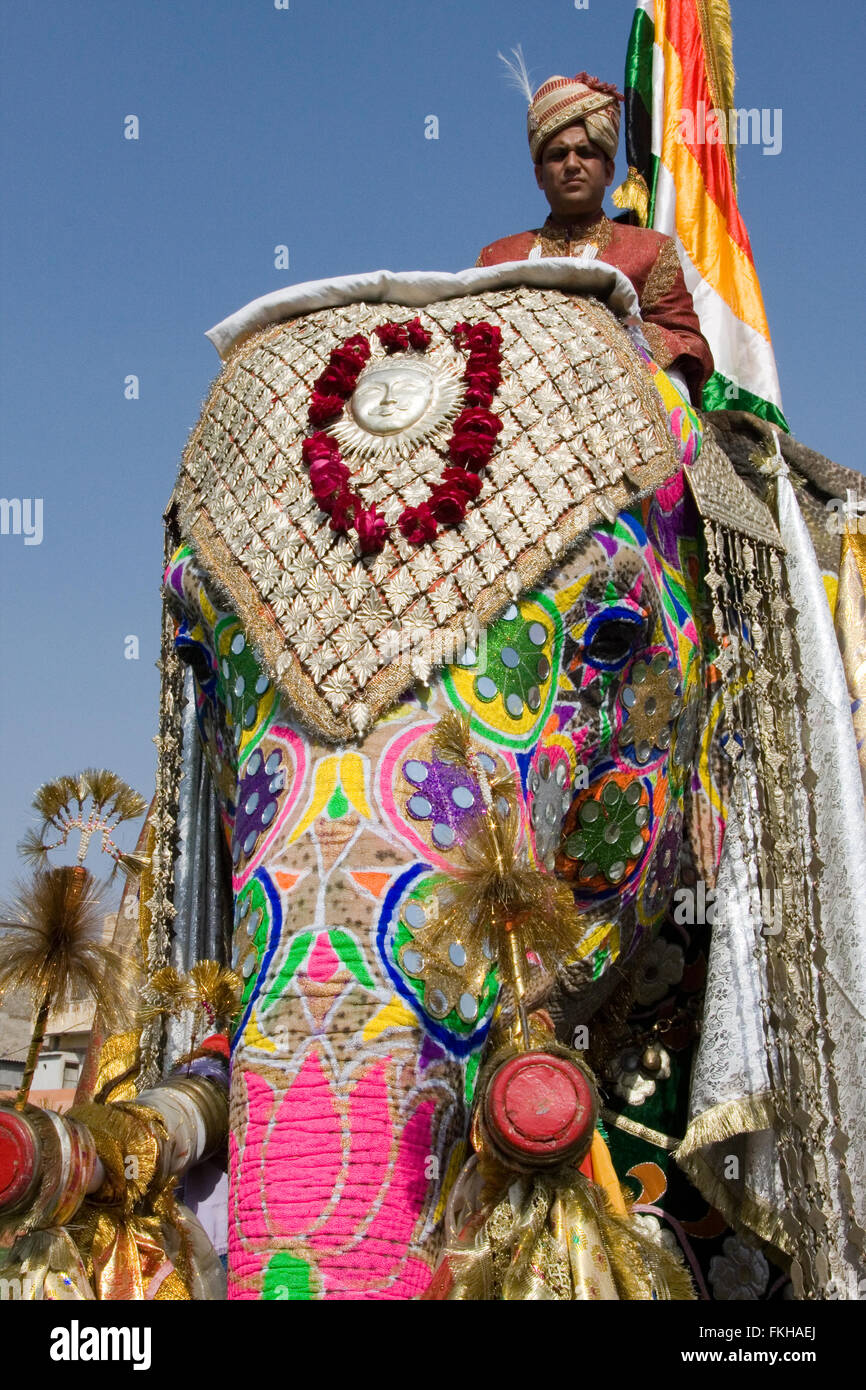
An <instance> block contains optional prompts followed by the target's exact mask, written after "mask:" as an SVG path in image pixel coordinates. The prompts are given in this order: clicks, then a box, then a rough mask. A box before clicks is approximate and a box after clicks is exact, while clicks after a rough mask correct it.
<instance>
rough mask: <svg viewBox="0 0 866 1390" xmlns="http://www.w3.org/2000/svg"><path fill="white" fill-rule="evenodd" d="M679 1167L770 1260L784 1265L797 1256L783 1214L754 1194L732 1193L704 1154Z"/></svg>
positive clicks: (741, 1233) (690, 1157) (713, 1204)
mask: <svg viewBox="0 0 866 1390" xmlns="http://www.w3.org/2000/svg"><path fill="white" fill-rule="evenodd" d="M679 1166H680V1167H681V1168H682V1170H683V1172H684V1173H685V1175H686V1177H687V1178H689V1179H690V1181H691V1182H692V1183H693V1184H694V1186H695V1187H696V1188H697V1189H698V1191H699V1192H700V1194H701V1196H702V1197H703V1198H704V1200H705V1201H707V1202H709V1204H710V1206H711V1207H715V1209H716V1211H717V1212H719V1213H720V1214H721V1215H722V1216H723V1217H724V1218H725V1220H726V1221H727V1223H728V1225H729V1226H730V1227H731V1228H732V1230H734V1231H736V1232H737V1234H738V1235H741V1236H743V1237H744V1238H745V1239H746V1240H751V1241H753V1240H754V1239H755V1238H756V1237H757V1239H758V1241H759V1242H760V1244H761V1245H763V1246H764V1247H765V1248H766V1249H767V1253H768V1254H769V1255H770V1257H771V1258H772V1259H774V1260H776V1261H777V1262H781V1263H782V1264H784V1265H786V1264H787V1260H788V1258H793V1256H794V1255H796V1253H797V1249H796V1246H795V1244H794V1242H793V1241H792V1240H791V1238H790V1236H789V1234H788V1232H787V1231H786V1230H785V1223H784V1219H783V1217H782V1215H781V1213H780V1212H776V1211H773V1209H772V1207H768V1206H767V1204H766V1202H762V1201H761V1199H760V1198H759V1197H756V1196H755V1194H754V1193H753V1192H748V1191H746V1192H732V1191H731V1190H730V1188H729V1187H728V1185H727V1183H726V1182H725V1181H724V1179H723V1178H720V1177H719V1176H718V1174H717V1173H714V1172H713V1170H712V1168H711V1167H710V1165H709V1164H708V1163H707V1161H706V1159H705V1158H702V1157H701V1155H700V1154H691V1155H690V1156H689V1157H688V1158H687V1159H686V1160H685V1162H683V1163H680V1165H679Z"/></svg>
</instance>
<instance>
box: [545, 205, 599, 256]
mask: <svg viewBox="0 0 866 1390" xmlns="http://www.w3.org/2000/svg"><path fill="white" fill-rule="evenodd" d="M611 227H612V223H611V221H610V219H609V218H608V217H606V216H605V214H604V213H603V212H600V213H597V214H595V215H593V216H590V217H588V218H580V219H579V220H577V221H575V222H570V223H568V225H563V224H562V223H559V222H554V221H553V218H552V217H548V219H547V221H546V222H545V224H544V226H543V227H542V228H541V230H540V231H539V232H538V233H537V234H536V238H535V245H536V246H537V247H538V248H539V249H540V251H541V255H542V256H577V255H580V252H581V250H582V249H583V248H584V247H586V246H588V245H589V244H590V243H592V245H593V246H594V247H595V248H596V251H597V253H598V255H599V256H600V257H601V258H602V259H603V256H604V252H605V250H606V249H607V246H608V244H609V242H610V237H611Z"/></svg>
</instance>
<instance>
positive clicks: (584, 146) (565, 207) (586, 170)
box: [535, 122, 614, 222]
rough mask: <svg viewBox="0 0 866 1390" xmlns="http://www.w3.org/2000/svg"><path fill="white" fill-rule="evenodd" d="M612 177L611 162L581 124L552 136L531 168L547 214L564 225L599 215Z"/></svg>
mask: <svg viewBox="0 0 866 1390" xmlns="http://www.w3.org/2000/svg"><path fill="white" fill-rule="evenodd" d="M613 177H614V163H613V160H612V159H610V158H609V157H608V156H607V155H606V154H605V153H604V151H603V150H602V149H600V148H599V146H598V145H596V144H594V143H593V142H592V140H590V138H589V136H588V135H587V133H586V129H585V127H584V125H583V123H582V122H579V123H578V124H576V125H570V126H566V128H565V130H560V131H558V132H557V134H556V135H552V136H551V137H550V139H549V140H548V142H547V144H546V145H545V146H544V149H543V150H542V152H541V163H540V164H536V166H535V181H536V183H537V184H538V187H539V188H540V189H541V190H542V191H543V193H544V196H545V197H546V199H547V201H548V203H549V204H550V211H551V212H552V213H553V215H554V217H558V218H560V219H562V221H565V222H568V221H571V220H572V219H574V218H578V217H586V216H587V215H588V214H589V213H593V212H600V211H601V205H602V203H603V201H604V191H605V189H606V188H610V185H611V184H612V183H613Z"/></svg>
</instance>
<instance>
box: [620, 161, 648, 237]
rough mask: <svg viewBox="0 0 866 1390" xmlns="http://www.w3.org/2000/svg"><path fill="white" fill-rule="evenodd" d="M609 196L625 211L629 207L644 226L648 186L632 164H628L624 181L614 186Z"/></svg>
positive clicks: (646, 213) (645, 222)
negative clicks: (617, 186)
mask: <svg viewBox="0 0 866 1390" xmlns="http://www.w3.org/2000/svg"><path fill="white" fill-rule="evenodd" d="M611 197H612V199H613V202H614V206H615V207H618V208H621V209H622V210H623V212H625V211H626V210H627V209H628V208H631V210H632V212H634V213H635V214H636V216H637V220H638V223H639V225H640V226H641V227H645V226H646V225H647V222H648V221H649V188H648V187H647V181H646V179H645V178H644V176H643V174H639V173H638V171H637V169H635V167H634V165H633V164H630V165H629V169H628V175H627V176H626V179H625V182H624V183H621V184H620V186H619V188H615V189H614V191H613V193H612V194H611Z"/></svg>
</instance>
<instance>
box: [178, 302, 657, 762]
mask: <svg viewBox="0 0 866 1390" xmlns="http://www.w3.org/2000/svg"><path fill="white" fill-rule="evenodd" d="M413 312H417V311H412V310H399V309H397V310H395V306H394V305H393V304H390V305H383V304H369V303H348V304H343V305H340V306H337V307H333V308H327V309H323V310H319V311H317V312H313V313H309V314H305V315H302V316H300V317H297V318H294V319H292V320H290V321H288V322H285V323H279V324H277V325H275V326H272V327H269V328H266V329H265V330H264V331H263V332H260V333H258V334H257V335H256V336H254V337H250V338H247V339H246V340H245V341H244V342H243V343H242V344H241V345H240V346H239V348H238V349H237V350H236V351H235V353H234V354H233V356H232V357H231V358H230V359H229V361H228V362H227V364H226V366H225V368H224V370H223V372H222V374H221V375H220V377H219V378H218V380H217V381H216V383H215V385H214V386H213V388H212V390H211V393H210V396H209V397H208V400H207V403H206V405H205V407H204V411H203V413H202V416H201V419H200V421H199V423H198V425H197V427H196V429H195V431H194V432H193V435H192V437H191V439H190V442H189V444H188V446H187V448H186V451H185V453H184V457H183V461H182V465H181V470H180V476H179V479H178V483H177V486H176V489H175V493H174V495H173V498H172V503H171V505H170V509H169V520H170V523H171V525H172V526H173V528H174V529H175V531H176V532H177V534H178V536H179V537H182V538H183V539H185V540H187V541H189V542H190V543H191V544H192V545H193V546H194V548H195V550H196V552H197V554H198V557H199V559H200V560H201V562H202V563H203V565H204V566H205V567H206V568H207V570H208V571H209V573H210V577H211V579H212V580H213V581H214V582H215V583H216V585H217V586H218V587H219V588H220V589H221V590H222V595H223V597H224V599H225V601H226V602H227V603H228V604H230V605H231V606H232V608H233V610H234V611H235V612H236V613H237V614H238V616H239V617H240V618H241V620H242V622H243V623H244V626H245V629H246V632H247V636H248V638H249V639H250V640H251V641H252V642H253V643H254V645H255V646H256V648H257V650H258V654H259V657H260V659H261V661H262V664H263V666H264V668H265V670H266V671H267V673H268V675H269V676H270V677H271V679H272V680H274V681H275V682H276V683H277V684H278V686H280V687H281V689H282V690H283V692H284V693H285V694H286V695H287V696H288V698H289V700H290V701H291V702H292V704H293V705H294V706H295V708H296V710H297V712H298V715H299V717H300V718H301V719H303V720H304V721H305V722H306V723H307V724H308V725H309V726H310V727H312V728H314V729H315V730H316V731H317V732H318V733H319V734H320V735H321V736H322V737H324V738H326V739H329V740H331V741H334V742H339V741H344V740H350V739H353V738H354V737H356V736H357V735H358V734H361V733H363V731H364V730H365V729H366V728H367V727H368V725H369V724H370V723H371V722H372V721H374V720H375V719H376V718H377V717H378V716H379V715H381V714H382V713H383V712H384V711H385V710H386V709H387V708H388V707H389V706H390V705H391V704H392V703H393V702H394V701H395V700H396V699H398V698H399V696H400V695H401V694H402V692H403V691H404V690H405V689H406V688H407V687H408V686H410V685H411V684H413V683H414V681H416V680H427V679H429V676H430V673H431V671H432V670H433V668H435V667H436V666H439V665H442V664H446V663H449V662H451V661H454V660H457V659H459V656H460V654H461V652H462V651H463V650H464V649H465V648H466V647H467V646H470V645H471V644H472V643H473V641H475V640H476V639H477V635H478V632H479V630H480V629H481V628H483V627H484V626H485V625H486V624H487V623H489V622H490V621H491V620H492V619H493V618H495V617H496V616H497V614H498V613H499V612H500V611H501V610H502V608H503V607H505V605H506V604H507V603H508V602H510V601H511V599H512V598H513V597H515V596H517V595H518V594H520V593H521V592H523V591H525V590H528V589H531V588H532V587H533V586H534V585H536V584H537V583H538V582H539V581H540V580H541V579H542V577H543V576H544V575H545V574H546V572H548V571H549V570H551V569H552V568H553V567H554V565H555V564H556V563H557V562H559V561H560V560H561V559H562V558H564V556H565V554H566V553H567V551H568V550H569V549H570V548H571V547H572V546H573V545H574V543H575V542H576V541H577V540H578V539H579V538H580V536H581V535H582V534H583V533H584V532H585V531H587V530H588V529H589V528H590V527H591V526H592V525H593V524H595V523H597V522H598V521H599V520H601V519H607V520H611V521H612V520H613V519H614V517H615V516H616V514H617V512H619V511H621V510H622V509H624V508H626V507H628V506H629V505H630V504H633V503H634V502H635V501H637V500H638V499H639V498H640V497H642V496H644V495H646V494H647V493H648V492H650V491H652V490H654V489H655V488H656V487H658V486H659V485H660V484H661V483H662V482H664V481H665V479H667V478H669V477H670V476H671V475H672V474H673V473H675V472H676V470H677V467H678V462H677V458H676V454H675V451H674V446H673V442H672V439H671V437H670V434H669V431H668V426H667V420H666V416H665V414H664V410H663V407H662V403H661V400H660V398H659V396H658V395H657V393H656V391H655V389H654V387H653V386H652V384H651V382H650V379H649V377H648V375H647V374H646V372H645V370H644V368H643V366H642V364H641V363H640V360H639V359H638V357H637V355H636V354H635V352H634V350H633V349H632V346H631V343H630V340H629V338H628V335H627V334H626V333H625V332H624V331H623V330H622V328H621V327H620V326H619V325H618V324H617V322H616V320H615V319H614V317H613V316H612V315H611V314H610V313H609V311H608V310H607V309H605V308H604V307H603V306H602V305H601V304H599V303H598V302H597V301H596V300H594V299H590V298H584V297H581V296H578V295H574V294H566V293H563V292H561V291H559V290H555V289H535V288H530V287H527V286H523V285H518V286H516V287H511V288H507V289H499V290H495V291H490V290H488V291H486V292H481V293H476V294H467V295H463V296H461V297H460V298H454V299H448V300H446V301H444V302H437V303H433V304H428V305H427V306H426V308H424V309H423V310H422V311H421V313H420V317H421V322H422V324H423V325H424V327H425V328H426V329H428V330H429V331H430V333H431V334H432V342H431V346H430V349H429V352H428V354H427V355H428V357H429V360H430V363H431V364H432V367H433V369H434V370H435V369H437V365H438V366H439V367H441V370H442V371H443V372H446V371H449V370H453V358H454V351H453V347H452V345H451V342H450V334H451V330H452V329H453V327H454V325H455V324H456V323H458V322H468V323H470V324H472V323H479V322H482V321H483V322H488V323H492V324H496V325H498V326H499V327H500V329H501V331H502V384H501V386H500V387H499V390H498V391H497V394H496V401H495V409H496V411H497V413H498V414H499V416H500V418H501V420H502V423H503V429H502V431H501V433H500V435H499V437H498V440H497V446H496V449H495V452H494V454H493V457H492V459H491V461H490V463H489V464H488V466H487V468H486V469H485V470H484V473H483V475H482V476H483V478H484V486H483V488H482V491H481V493H480V495H479V497H478V498H477V500H475V501H474V502H471V503H470V504H469V509H468V512H467V515H466V518H465V520H464V521H463V522H462V523H461V524H460V525H459V526H456V527H454V528H451V529H449V530H447V531H444V532H443V533H441V534H440V535H439V536H437V537H436V539H435V540H434V541H431V542H427V543H425V544H422V545H418V546H415V545H411V544H409V542H407V541H406V540H404V538H403V536H402V535H400V533H399V531H398V530H397V529H396V527H395V526H394V524H393V522H394V520H395V518H396V517H397V516H398V515H399V514H400V512H401V511H402V509H403V508H404V507H405V506H407V505H408V506H415V505H417V504H418V502H419V501H421V500H422V499H423V498H424V497H425V496H427V495H428V492H429V486H428V485H429V482H430V481H431V480H432V479H435V478H437V477H438V476H439V475H440V473H441V470H442V467H443V462H447V460H446V459H444V458H443V452H442V446H441V443H438V444H437V438H436V436H435V434H434V435H433V436H431V437H430V438H426V439H424V438H422V437H419V441H418V442H415V443H413V444H412V445H411V447H407V449H406V450H405V451H402V450H401V451H399V452H395V450H394V449H393V448H389V449H387V450H385V449H383V450H382V451H381V452H380V453H379V454H378V455H377V454H376V453H375V451H374V452H373V453H372V454H370V453H369V452H368V453H365V455H364V457H363V458H359V459H356V460H354V461H353V463H352V470H353V471H352V485H353V487H355V488H356V489H357V490H358V491H359V493H360V494H361V495H362V497H363V498H364V500H365V502H366V503H367V505H369V504H371V503H373V502H375V503H376V504H377V505H378V506H379V508H380V510H381V511H382V512H383V513H384V515H385V517H386V519H387V520H388V522H389V524H390V526H391V534H390V538H389V540H388V541H387V543H386V546H385V549H384V550H383V551H382V552H381V554H379V555H375V556H367V557H364V558H362V557H361V556H360V555H359V554H358V551H357V549H356V546H355V545H354V544H353V543H352V541H351V539H350V538H348V537H346V536H337V535H335V533H334V531H332V530H331V529H330V526H329V518H328V516H327V515H326V514H325V513H323V512H322V511H321V510H320V509H319V507H318V505H317V503H316V501H315V499H314V497H313V495H312V492H311V490H310V485H309V479H308V475H307V472H306V470H305V468H304V466H303V464H302V461H301V443H302V441H303V439H304V438H305V437H306V436H307V435H308V434H309V433H310V426H309V424H308V421H307V409H308V405H309V400H310V391H311V387H312V384H313V382H314V381H315V380H316V378H317V377H318V376H319V374H320V373H321V372H322V370H323V368H324V366H325V364H326V362H327V361H328V357H329V354H330V352H331V350H332V349H333V348H334V347H336V346H337V344H338V343H340V342H343V341H345V339H346V338H348V337H350V336H351V335H352V334H355V333H363V334H365V335H367V336H368V337H371V338H372V335H373V330H374V329H375V328H376V327H377V326H378V325H380V324H382V323H384V322H386V321H387V320H389V319H391V320H395V319H398V320H399V319H402V317H403V316H404V315H405V317H406V318H410V317H412V316H413ZM422 433H423V432H422Z"/></svg>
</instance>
